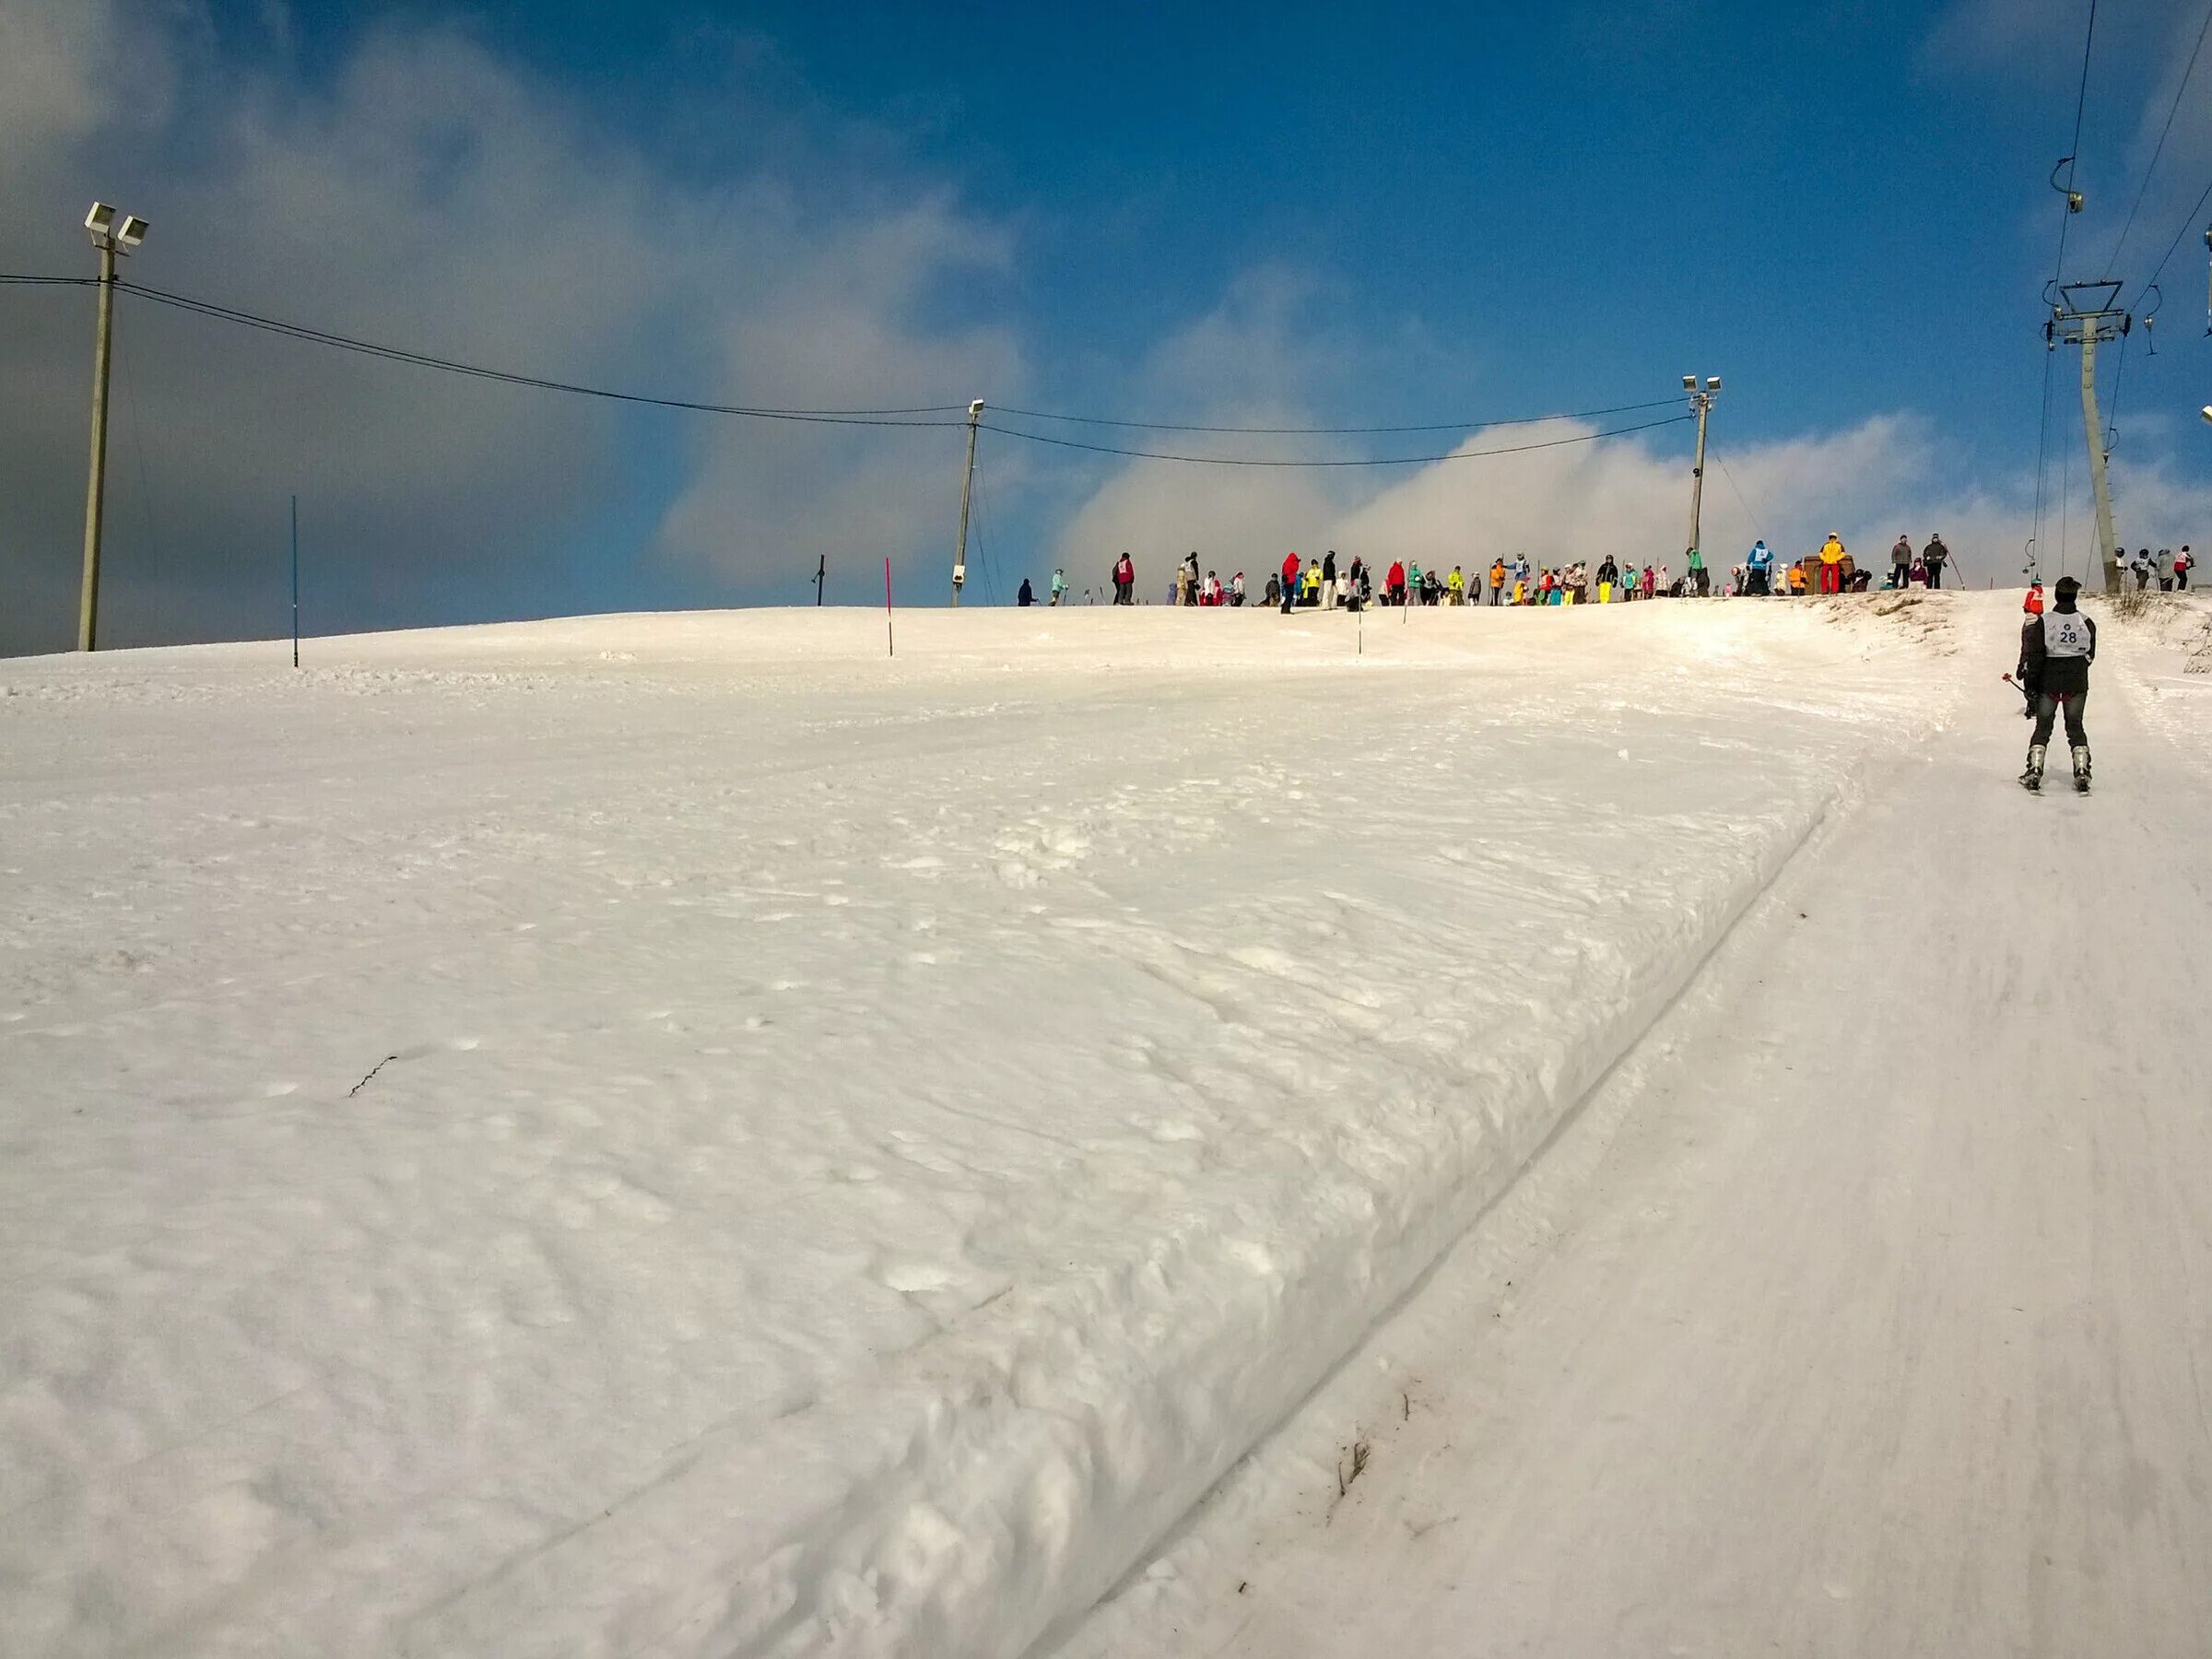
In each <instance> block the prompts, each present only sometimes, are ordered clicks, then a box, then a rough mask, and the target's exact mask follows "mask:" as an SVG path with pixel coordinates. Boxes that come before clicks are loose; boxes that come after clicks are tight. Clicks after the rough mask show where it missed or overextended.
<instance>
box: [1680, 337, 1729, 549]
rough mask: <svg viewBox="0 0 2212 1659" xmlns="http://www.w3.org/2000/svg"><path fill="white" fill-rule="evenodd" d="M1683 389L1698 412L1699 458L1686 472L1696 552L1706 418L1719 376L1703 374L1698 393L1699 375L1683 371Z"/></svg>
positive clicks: (1717, 391)
mask: <svg viewBox="0 0 2212 1659" xmlns="http://www.w3.org/2000/svg"><path fill="white" fill-rule="evenodd" d="M1682 390H1683V391H1685V392H1687V393H1688V394H1689V406H1690V407H1691V408H1693V409H1695V410H1696V411H1697V412H1698V459H1697V464H1696V465H1695V466H1694V467H1692V468H1691V471H1690V475H1689V549H1688V550H1689V551H1690V552H1692V553H1695V552H1696V551H1697V550H1698V548H1699V547H1700V542H1699V540H1698V536H1699V533H1700V529H1701V528H1702V524H1701V519H1702V515H1703V513H1704V510H1705V418H1706V417H1707V416H1709V415H1711V414H1712V400H1713V399H1714V398H1716V397H1718V396H1719V395H1720V394H1721V377H1720V376H1719V375H1717V374H1712V375H1708V376H1706V379H1705V389H1704V390H1703V391H1702V392H1700V391H1699V390H1698V377H1697V376H1696V375H1694V374H1686V375H1684V376H1683V377H1682Z"/></svg>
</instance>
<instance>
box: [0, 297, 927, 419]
mask: <svg viewBox="0 0 2212 1659" xmlns="http://www.w3.org/2000/svg"><path fill="white" fill-rule="evenodd" d="M0 280H5V281H8V282H18V283H37V284H65V283H89V282H91V281H93V280H94V279H93V278H90V277H12V276H11V277H0ZM115 286H116V288H118V289H120V290H121V291H122V292H124V293H126V294H135V295H136V296H137V297H138V298H140V299H141V300H151V301H153V303H155V304H156V305H165V306H169V307H171V309H173V310H177V311H182V312H192V313H194V314H195V315H198V316H203V317H211V318H214V319H216V320H217V321H218V322H224V323H234V324H239V325H240V326H241V327H245V328H253V329H258V330H260V331H262V332H263V333H265V334H274V335H282V336H283V337H285V338H287V339H294V340H303V341H306V342H308V343H310V344H312V345H316V346H328V347H335V349H337V350H340V351H351V352H357V353H359V354H361V355H363V356H366V357H375V358H382V359H386V360H387V361H390V362H396V363H407V364H411V365H413V366H415V367H416V368H419V369H437V370H441V371H444V372H446V373H448V374H464V375H468V376H471V377H473V378H475V379H477V380H488V381H496V382H500V383H501V384H504V385H511V386H527V387H531V388H533V389H535V390H537V391H541V392H565V393H567V394H570V395H571V396H576V397H598V398H605V399H607V400H609V401H611V402H615V403H628V404H644V405H650V406H653V407H656V408H664V409H688V410H690V411H693V412H695V413H698V414H704V415H735V416H741V417H744V418H748V419H754V420H787V421H799V422H808V423H819V424H824V425H830V426H959V425H961V424H963V423H962V422H960V421H958V420H929V419H916V418H912V417H918V416H935V415H949V414H953V413H956V412H957V413H965V406H961V405H957V404H930V405H924V406H916V407H909V408H898V409H785V408H771V407H765V406H756V405H750V404H713V403H702V402H699V401H696V400H694V399H690V398H681V397H660V396H655V395H653V394H648V393H641V392H620V391H615V390H612V389H610V388H608V387H605V386H587V385H581V384H578V383H577V382H572V381H557V380H548V379H547V378H545V377H544V376H542V375H535V374H518V373H514V372H512V371H508V370H504V369H491V368H487V367H485V366H484V365H482V364H480V363H466V362H462V361H459V360H457V359H453V358H441V357H435V356H432V355H431V354H430V353H429V352H423V351H414V350H410V349H408V348H406V347H399V346H383V345H379V344H378V343H376V342H375V341H373V340H362V339H357V338H355V337H354V336H352V335H342V334H337V333H335V332H333V331H332V330H329V329H325V328H314V327H311V326H309V325H308V324H303V323H287V322H284V321H282V320H280V319H278V318H275V317H265V316H263V315H261V314H260V313H259V312H249V311H241V310H240V309H239V308H237V307H235V306H229V305H218V304H216V303H215V302H214V301H213V300H195V299H194V298H192V297H191V296H190V295H186V294H172V293H170V292H169V291H167V290H166V289H162V288H147V287H146V286H145V285H143V284H141V283H136V282H129V281H125V280H124V279H123V278H122V277H118V278H116V281H115Z"/></svg>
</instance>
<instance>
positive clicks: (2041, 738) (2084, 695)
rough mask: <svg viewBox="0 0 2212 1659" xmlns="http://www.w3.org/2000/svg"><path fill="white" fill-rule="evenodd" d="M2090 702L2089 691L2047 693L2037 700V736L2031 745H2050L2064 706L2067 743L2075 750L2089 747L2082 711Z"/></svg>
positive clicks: (2031, 740)
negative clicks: (2054, 727) (2054, 726)
mask: <svg viewBox="0 0 2212 1659" xmlns="http://www.w3.org/2000/svg"><path fill="white" fill-rule="evenodd" d="M2088 700H2089V694H2088V692H2087V691H2045V692H2042V693H2041V695H2039V696H2038V697H2037V698H2036V700H2035V735H2034V736H2032V737H2030V739H2029V740H2028V741H2029V742H2030V743H2049V742H2050V741H2051V727H2052V724H2053V723H2054V722H2055V721H2056V720H2057V718H2058V711H2059V709H2060V708H2061V707H2062V706H2063V707H2064V708H2065V711H2066V742H2067V744H2068V745H2069V746H2070V747H2074V748H2087V747H2089V735H2088V733H2087V732H2085V731H2083V730H2082V726H2081V718H2082V710H2083V707H2084V705H2085V704H2087V703H2088Z"/></svg>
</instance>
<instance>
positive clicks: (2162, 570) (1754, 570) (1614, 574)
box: [1017, 533, 2191, 613]
mask: <svg viewBox="0 0 2212 1659" xmlns="http://www.w3.org/2000/svg"><path fill="white" fill-rule="evenodd" d="M1950 562H1951V550H1950V548H1949V547H1947V546H1946V545H1945V543H1944V539H1943V537H1942V536H1941V535H1931V536H1929V537H1928V539H1927V542H1926V544H1925V545H1924V547H1921V548H1919V549H1918V550H1917V551H1916V550H1915V549H1914V548H1913V546H1912V537H1910V536H1908V535H1900V536H1899V537H1898V538H1897V545H1896V546H1895V547H1892V548H1890V550H1889V573H1888V578H1887V579H1886V580H1884V581H1883V582H1880V583H1878V584H1877V582H1875V572H1874V571H1872V570H1870V569H1867V568H1865V567H1862V566H1860V565H1859V564H1858V563H1857V562H1856V561H1855V560H1854V559H1853V558H1852V556H1851V553H1850V551H1849V550H1848V549H1847V548H1846V547H1844V546H1843V540H1842V537H1841V536H1840V535H1834V534H1832V533H1831V534H1830V535H1829V536H1828V537H1827V538H1826V539H1825V540H1824V541H1823V542H1822V543H1821V544H1820V547H1819V548H1818V550H1817V551H1816V552H1813V553H1810V554H1807V555H1806V557H1805V558H1803V559H1794V560H1789V561H1783V560H1779V559H1777V558H1776V557H1775V554H1774V552H1773V550H1772V549H1771V547H1768V546H1767V544H1766V542H1765V540H1764V539H1763V538H1762V539H1760V540H1759V541H1758V542H1757V543H1755V544H1753V546H1752V547H1751V550H1750V552H1749V553H1748V554H1747V556H1746V558H1745V559H1744V561H1743V562H1742V563H1740V564H1738V565H1736V566H1735V567H1734V568H1733V569H1732V570H1731V571H1729V572H1728V575H1727V578H1726V580H1725V582H1722V583H1720V584H1719V592H1720V593H1721V594H1723V595H1724V596H1729V597H1735V596H1747V597H1761V596H1776V597H1806V596H1813V595H1818V594H1853V593H1865V592H1868V591H1869V590H1870V589H1874V588H1876V587H1877V585H1878V587H1879V588H1880V589H1881V590H1883V591H1889V590H1895V589H1902V588H1941V587H1942V586H1943V574H1944V571H1945V570H1946V569H1947V567H1948V566H1949V564H1950ZM2190 567H2191V559H2190V555H2189V549H2188V548H2187V547H2183V548H2182V550H2181V552H2180V553H2179V554H2178V555H2170V554H2168V553H2166V552H2164V551H2162V550H2161V551H2160V552H2159V555H2158V556H2157V558H2156V559H2153V558H2152V556H2151V554H2150V551H2149V549H2148V548H2146V549H2144V551H2143V553H2142V554H2141V555H2140V556H2139V558H2138V559H2137V560H2136V563H2135V564H2134V565H2132V566H2131V569H2136V570H2137V571H2138V576H2137V582H2138V585H2147V582H2148V581H2149V580H2150V577H2151V576H2152V575H2154V574H2155V575H2156V576H2157V578H2158V580H2159V585H2160V586H2161V587H2166V588H2171V587H2174V586H2177V585H2178V586H2180V587H2184V588H2185V587H2187V586H2188V572H2189V570H2190ZM1111 590H1112V601H1111V602H1112V604H1115V605H1135V604H1136V603H1137V597H1136V563H1135V559H1132V558H1131V557H1130V555H1129V554H1128V553H1126V552H1124V553H1123V554H1122V555H1121V557H1120V558H1118V559H1115V560H1114V562H1113V567H1112V578H1111ZM1714 591H1715V583H1714V581H1713V573H1712V571H1710V570H1709V569H1708V568H1707V566H1706V563H1705V559H1704V557H1703V555H1702V554H1700V552H1699V550H1698V549H1697V548H1695V547H1692V548H1691V549H1689V551H1688V555H1687V556H1686V559H1685V563H1684V569H1683V571H1682V573H1681V575H1680V576H1678V577H1677V575H1676V574H1675V573H1674V571H1672V570H1670V569H1669V568H1668V566H1667V565H1665V563H1657V564H1650V563H1647V564H1644V565H1642V566H1641V567H1639V566H1638V565H1637V564H1636V563H1635V561H1634V560H1633V559H1631V560H1630V561H1629V562H1628V563H1627V564H1625V565H1624V564H1622V563H1620V562H1619V561H1618V560H1617V559H1614V558H1613V557H1612V556H1611V555H1610V554H1608V555H1606V557H1605V558H1603V559H1599V560H1597V561H1596V562H1595V563H1592V562H1591V561H1590V560H1588V559H1573V560H1571V561H1569V562H1567V563H1564V564H1559V565H1539V564H1536V563H1535V562H1534V561H1533V560H1531V559H1529V558H1528V557H1527V556H1526V555H1525V554H1523V555H1516V556H1515V557H1514V558H1512V559H1505V558H1503V557H1500V558H1495V559H1491V560H1490V562H1489V564H1488V566H1487V567H1486V566H1482V565H1477V566H1476V568H1475V569H1474V570H1472V571H1469V570H1467V569H1466V568H1465V566H1463V565H1456V564H1455V565H1453V567H1452V568H1451V569H1450V570H1449V571H1445V570H1442V569H1440V568H1438V567H1437V566H1434V565H1432V566H1430V568H1429V569H1427V570H1423V569H1422V568H1421V566H1420V563H1419V562H1418V560H1407V559H1392V560H1390V561H1389V562H1388V563H1387V564H1383V565H1381V566H1378V565H1377V563H1376V562H1375V561H1373V560H1371V559H1364V558H1361V557H1358V556H1355V557H1353V558H1351V559H1340V558H1339V557H1338V555H1337V554H1336V552H1335V549H1334V548H1332V549H1330V550H1329V551H1327V552H1325V553H1324V554H1323V555H1322V556H1321V557H1320V558H1319V559H1314V558H1312V557H1301V556H1300V555H1299V554H1297V553H1288V554H1286V555H1285V556H1284V558H1283V562H1282V566H1281V568H1280V569H1279V570H1276V571H1269V572H1268V573H1267V576H1266V579H1265V582H1264V584H1263V585H1261V586H1260V587H1258V588H1256V589H1255V588H1253V587H1252V586H1251V585H1250V584H1249V583H1248V582H1247V580H1246V578H1245V574H1244V572H1243V571H1234V572H1232V573H1231V574H1230V577H1229V579H1228V580H1227V581H1226V582H1225V581H1223V580H1222V578H1221V575H1220V572H1219V571H1208V570H1201V568H1200V566H1199V562H1198V555H1197V554H1196V553H1195V552H1191V553H1186V554H1185V555H1184V556H1183V557H1182V559H1179V560H1178V561H1177V562H1176V565H1175V569H1174V572H1173V574H1172V576H1171V578H1170V580H1169V582H1168V586H1167V591H1166V594H1165V596H1164V597H1165V602H1166V603H1167V604H1169V605H1171V606H1230V607H1236V606H1244V605H1246V604H1259V605H1265V606H1268V607H1269V608H1271V609H1280V610H1282V611H1284V612H1286V613H1288V612H1292V611H1298V610H1337V609H1345V610H1361V609H1366V608H1369V607H1371V606H1376V605H1382V606H1459V605H1491V606H1508V605H1512V606H1525V605H1590V604H1597V605H1614V604H1627V603H1630V602H1640V601H1642V600H1648V599H1689V598H1707V597H1710V596H1712V594H1713V593H1714ZM1072 592H1073V590H1072V589H1071V588H1070V587H1069V585H1068V581H1067V572H1066V571H1065V569H1062V570H1055V571H1053V577H1052V584H1051V589H1050V593H1051V599H1050V603H1052V604H1053V605H1065V604H1066V603H1068V602H1069V598H1070V595H1071V594H1072ZM1099 596H1100V591H1098V590H1092V589H1088V588H1087V589H1085V590H1084V598H1085V599H1086V600H1088V601H1094V602H1095V600H1096V599H1097V598H1098V597H1099ZM1017 603H1018V604H1021V605H1032V604H1035V603H1037V595H1036V594H1035V593H1034V591H1033V590H1032V589H1031V587H1030V583H1029V582H1028V581H1027V580H1026V579H1025V580H1024V581H1023V582H1022V584H1021V592H1020V594H1019V596H1018V600H1017Z"/></svg>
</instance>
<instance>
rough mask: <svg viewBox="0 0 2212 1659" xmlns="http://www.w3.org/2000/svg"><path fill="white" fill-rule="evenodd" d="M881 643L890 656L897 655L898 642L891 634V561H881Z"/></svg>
mask: <svg viewBox="0 0 2212 1659" xmlns="http://www.w3.org/2000/svg"><path fill="white" fill-rule="evenodd" d="M883 643H884V647H885V650H886V652H887V653H888V654H889V655H891V656H897V655H898V654H899V641H898V640H897V639H896V638H894V637H893V635H892V633H891V561H890V559H888V557H887V558H886V559H884V561H883Z"/></svg>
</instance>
